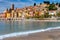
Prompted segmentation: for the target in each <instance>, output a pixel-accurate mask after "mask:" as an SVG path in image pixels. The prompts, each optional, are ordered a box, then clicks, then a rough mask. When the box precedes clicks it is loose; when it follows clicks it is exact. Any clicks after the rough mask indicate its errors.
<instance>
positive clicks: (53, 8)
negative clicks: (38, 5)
mask: <svg viewBox="0 0 60 40" xmlns="http://www.w3.org/2000/svg"><path fill="white" fill-rule="evenodd" d="M48 9H49V10H57V7H55V4H54V3H52V4H50V6H49V7H48Z"/></svg>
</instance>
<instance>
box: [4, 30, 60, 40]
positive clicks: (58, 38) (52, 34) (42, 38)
mask: <svg viewBox="0 0 60 40" xmlns="http://www.w3.org/2000/svg"><path fill="white" fill-rule="evenodd" d="M3 40H60V29H52V30H49V31H44V32H37V33H32V34H29V35H26V36H16V37H8V38H4V39H3Z"/></svg>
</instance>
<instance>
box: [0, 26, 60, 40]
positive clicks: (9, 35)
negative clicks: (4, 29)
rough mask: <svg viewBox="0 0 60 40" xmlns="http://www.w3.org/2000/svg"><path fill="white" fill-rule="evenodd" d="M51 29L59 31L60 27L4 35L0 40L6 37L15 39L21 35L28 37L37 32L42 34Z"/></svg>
mask: <svg viewBox="0 0 60 40" xmlns="http://www.w3.org/2000/svg"><path fill="white" fill-rule="evenodd" d="M52 29H60V27H54V28H47V29H41V30H35V31H27V32H18V33H11V34H6V35H1V36H0V40H2V39H4V38H8V37H16V36H21V35H28V34H32V33H37V32H44V31H49V30H52Z"/></svg>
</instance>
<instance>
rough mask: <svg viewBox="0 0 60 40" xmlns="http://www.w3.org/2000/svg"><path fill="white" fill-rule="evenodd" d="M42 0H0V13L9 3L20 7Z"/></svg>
mask: <svg viewBox="0 0 60 40" xmlns="http://www.w3.org/2000/svg"><path fill="white" fill-rule="evenodd" d="M43 1H44V0H0V13H1V12H3V11H4V10H5V9H6V8H10V6H11V4H15V8H22V7H25V6H30V5H33V3H37V4H39V3H42V2H43ZM49 1H50V2H53V1H54V2H60V0H49Z"/></svg>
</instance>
